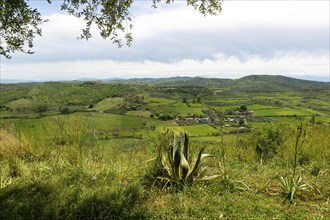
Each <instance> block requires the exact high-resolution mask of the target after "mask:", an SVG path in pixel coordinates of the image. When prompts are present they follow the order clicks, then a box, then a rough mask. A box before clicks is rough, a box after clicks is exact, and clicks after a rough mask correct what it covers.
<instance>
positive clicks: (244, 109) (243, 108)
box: [239, 105, 248, 112]
mask: <svg viewBox="0 0 330 220" xmlns="http://www.w3.org/2000/svg"><path fill="white" fill-rule="evenodd" d="M247 109H248V108H247V107H246V106H245V105H242V106H241V107H239V110H240V111H241V112H246V111H247Z"/></svg>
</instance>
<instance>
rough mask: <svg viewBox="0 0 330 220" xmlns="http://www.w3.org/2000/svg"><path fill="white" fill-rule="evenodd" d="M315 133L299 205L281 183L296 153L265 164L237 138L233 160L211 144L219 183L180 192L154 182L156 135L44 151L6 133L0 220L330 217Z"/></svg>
mask: <svg viewBox="0 0 330 220" xmlns="http://www.w3.org/2000/svg"><path fill="white" fill-rule="evenodd" d="M313 129H316V132H317V133H318V134H317V135H318V136H317V137H319V139H318V138H317V137H316V136H314V137H311V138H309V139H308V140H307V141H306V144H305V145H306V148H304V149H302V150H303V151H302V152H303V153H304V155H305V158H307V157H308V158H309V161H305V163H302V164H301V166H299V169H298V171H299V173H300V174H301V175H302V176H303V177H304V181H305V182H306V183H308V185H309V188H308V190H307V191H303V192H301V193H299V195H298V196H297V197H296V198H295V199H294V201H293V203H292V204H290V203H289V202H287V201H286V200H285V199H284V197H283V195H282V191H281V189H280V185H279V183H278V181H277V180H276V176H277V175H278V174H279V173H289V172H290V170H291V164H290V155H291V152H288V155H286V156H285V155H282V156H281V158H274V159H272V160H270V161H267V162H265V163H264V164H260V163H259V162H256V161H253V159H251V158H252V157H253V155H252V151H251V152H250V151H249V149H253V148H250V147H249V146H247V145H248V144H246V146H245V147H244V148H242V149H237V147H234V146H233V143H234V142H235V138H234V137H230V139H228V140H227V139H225V142H224V146H225V147H226V153H227V157H223V156H221V155H220V154H219V153H217V152H219V144H209V145H208V146H207V150H206V151H207V152H211V153H213V154H215V155H217V157H216V158H213V159H212V160H210V161H209V164H208V167H209V172H210V173H213V174H214V173H218V174H221V177H220V178H218V179H215V180H213V181H209V182H196V183H195V184H194V185H193V186H191V187H187V188H183V189H178V188H176V187H167V188H163V185H161V183H160V182H158V181H157V179H155V177H154V176H152V172H153V162H152V161H151V162H150V160H149V159H151V158H153V157H154V156H155V153H156V152H155V149H156V146H157V144H159V141H160V140H159V137H157V136H156V137H154V138H149V139H142V140H138V139H123V140H110V141H98V142H88V145H84V144H83V143H82V142H79V141H77V142H71V143H70V144H68V145H55V144H53V145H47V146H40V145H39V144H37V143H34V142H31V141H29V139H28V138H26V137H25V138H24V135H23V134H19V133H17V132H14V131H8V130H6V131H5V130H2V131H1V132H2V133H1V143H2V145H1V147H2V151H1V152H0V168H1V169H0V178H1V185H0V219H203V218H206V219H220V218H224V219H269V218H274V219H322V218H323V219H329V218H330V208H329V198H330V171H329V168H330V167H329V166H330V164H329V162H330V161H327V156H328V155H329V145H328V144H327V143H328V142H327V141H328V139H329V137H327V135H326V134H327V133H326V131H324V132H322V130H321V129H317V128H313ZM314 134H316V133H314ZM41 139H42V138H40V140H41ZM321 139H322V140H321ZM236 142H239V141H238V140H236ZM312 143H314V144H313V145H312ZM201 144H205V143H204V142H203V140H198V139H197V140H195V141H194V143H192V147H194V146H197V147H196V149H199V147H198V146H200V145H201ZM237 145H239V144H237ZM324 145H325V146H324ZM307 146H314V149H310V148H309V147H307ZM322 146H323V147H322ZM4 149H6V150H7V151H6V152H5V151H4ZM286 150H287V151H288V149H286ZM4 152H5V153H4Z"/></svg>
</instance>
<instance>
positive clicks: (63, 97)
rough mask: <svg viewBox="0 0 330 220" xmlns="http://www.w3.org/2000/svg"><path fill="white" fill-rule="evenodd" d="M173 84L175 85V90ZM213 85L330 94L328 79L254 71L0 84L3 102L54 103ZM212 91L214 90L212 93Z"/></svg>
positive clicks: (232, 89)
mask: <svg viewBox="0 0 330 220" xmlns="http://www.w3.org/2000/svg"><path fill="white" fill-rule="evenodd" d="M171 87H176V89H174V90H173V88H171ZM210 89H223V90H224V91H226V92H229V94H234V93H235V94H239V93H241V92H282V91H283V92H295V91H306V92H311V93H312V94H313V95H314V96H315V95H322V96H327V95H329V94H330V83H329V82H317V81H308V80H301V79H294V78H290V77H285V76H279V75H251V76H246V77H243V78H240V79H218V78H202V77H171V78H159V79H154V78H144V79H128V80H118V79H108V80H105V81H103V80H102V81H101V80H99V81H83V82H82V81H71V82H43V83H18V84H4V83H1V84H0V93H1V94H0V95H1V100H0V104H1V103H2V104H3V103H7V102H9V101H12V100H17V99H21V98H27V99H34V100H38V101H47V102H48V101H51V102H55V103H63V104H64V103H66V104H69V105H71V104H74V105H77V104H80V105H86V104H88V103H95V102H97V101H99V100H102V99H104V98H105V97H113V96H123V95H128V94H135V93H136V94H137V93H143V92H144V91H148V93H152V94H156V93H157V94H158V93H168V95H171V96H173V95H174V93H177V94H184V93H191V94H193V93H196V92H197V93H202V94H205V95H206V94H210V93H211V90H210ZM211 94H212V93H211Z"/></svg>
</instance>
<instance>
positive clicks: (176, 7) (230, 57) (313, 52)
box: [1, 1, 330, 80]
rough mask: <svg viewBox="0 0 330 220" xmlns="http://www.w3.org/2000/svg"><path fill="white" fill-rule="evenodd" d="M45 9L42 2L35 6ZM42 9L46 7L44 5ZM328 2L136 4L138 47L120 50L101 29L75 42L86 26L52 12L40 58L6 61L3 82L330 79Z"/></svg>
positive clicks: (41, 41)
mask: <svg viewBox="0 0 330 220" xmlns="http://www.w3.org/2000/svg"><path fill="white" fill-rule="evenodd" d="M31 3H34V4H39V3H38V2H37V3H35V2H33V1H32V2H31ZM40 4H41V3H40ZM329 4H330V3H329V2H328V1H316V2H315V1H313V2H312V1H225V2H224V3H223V11H222V13H221V14H220V15H219V16H206V17H203V16H202V15H201V14H199V13H198V12H197V11H195V10H193V9H192V8H191V7H186V6H185V4H184V3H182V2H174V3H173V4H170V5H163V4H161V5H160V7H159V8H158V9H156V10H154V9H151V8H150V3H149V2H147V3H146V2H143V1H142V2H141V1H135V2H134V5H133V7H132V10H131V12H132V13H133V15H134V16H135V17H134V19H133V20H134V21H133V24H134V29H133V37H134V41H133V45H132V46H131V47H123V48H120V49H119V48H117V47H116V46H115V45H113V44H112V43H111V41H110V40H103V39H102V38H101V37H99V36H98V32H97V30H96V29H95V27H94V29H93V30H92V31H93V35H94V37H93V38H92V39H91V40H89V41H84V40H76V37H77V36H79V35H80V33H81V29H82V28H83V27H84V22H83V21H82V20H79V19H77V18H74V17H71V16H68V15H65V14H60V13H50V10H48V11H47V13H46V14H47V16H46V18H48V19H49V20H50V21H49V22H47V23H45V24H44V27H43V36H42V37H40V38H38V39H37V40H36V42H35V48H34V51H35V52H36V53H35V54H34V55H24V54H14V56H13V59H12V60H5V59H2V60H1V73H2V74H1V77H2V78H3V77H6V78H20V79H23V78H24V79H32V78H36V79H37V78H38V79H41V80H60V79H76V78H81V77H126V78H127V77H143V76H155V77H156V76H164V74H166V75H172V76H174V75H175V76H176V75H181V74H186V75H192V76H196V75H202V76H209V77H211V76H215V77H239V76H241V75H242V74H248V73H249V74H257V73H260V74H261V73H271V74H283V75H285V74H289V75H290V74H291V75H294V74H298V73H299V74H309V75H311V74H319V75H320V76H325V75H326V74H329V10H328V8H329Z"/></svg>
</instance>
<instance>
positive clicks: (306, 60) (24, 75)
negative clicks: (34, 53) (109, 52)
mask: <svg viewBox="0 0 330 220" xmlns="http://www.w3.org/2000/svg"><path fill="white" fill-rule="evenodd" d="M213 57H214V59H204V60H192V59H183V60H177V61H175V62H171V63H162V62H155V61H151V60H145V61H144V62H128V61H122V62H119V61H113V60H97V61H74V62H67V61H61V62H52V63H34V64H16V65H3V67H2V68H3V69H2V72H3V73H5V74H4V75H3V77H4V78H14V79H15V78H20V79H26V80H31V79H33V80H64V79H68V80H74V79H78V78H83V77H92V78H115V77H120V78H134V77H138V78H141V77H170V76H178V75H184V76H203V77H217V78H239V77H242V76H246V75H250V74H274V75H275V74H282V75H286V76H291V77H298V76H303V75H313V73H317V76H318V77H323V78H327V77H328V76H329V72H328V71H329V55H328V54H308V53H305V52H301V53H287V52H278V53H277V55H276V56H275V57H274V58H271V59H269V58H268V59H264V58H262V57H260V56H258V55H246V59H245V61H244V62H242V61H240V59H239V58H238V57H236V56H227V55H225V54H216V55H214V56H213ZM31 76H33V78H31Z"/></svg>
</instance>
